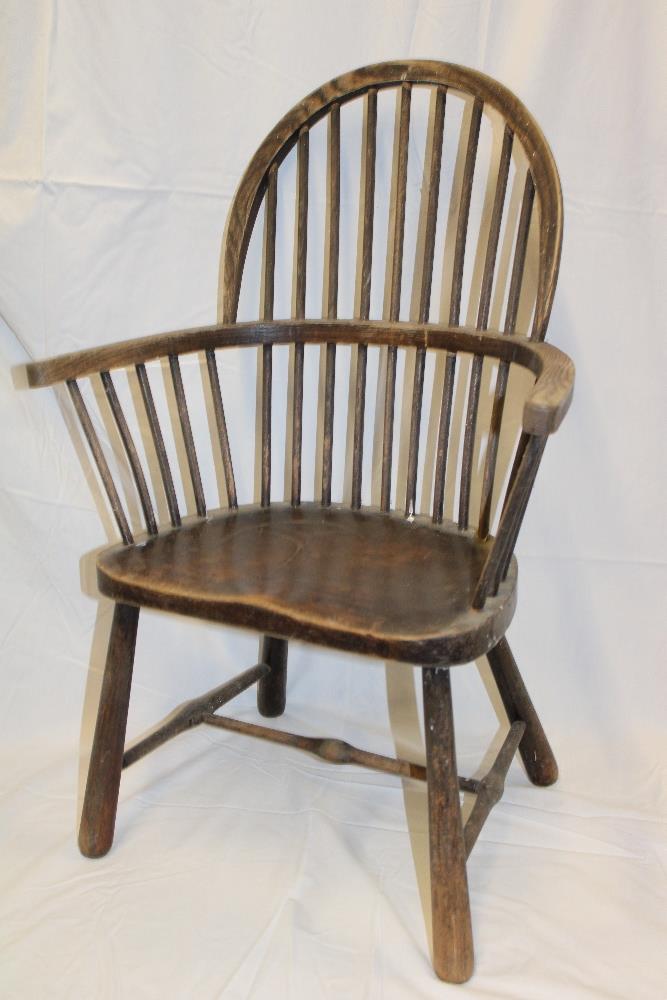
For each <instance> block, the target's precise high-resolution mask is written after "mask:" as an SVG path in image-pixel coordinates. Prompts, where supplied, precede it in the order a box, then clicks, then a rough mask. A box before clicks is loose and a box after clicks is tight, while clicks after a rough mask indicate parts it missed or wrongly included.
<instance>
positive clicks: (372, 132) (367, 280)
mask: <svg viewBox="0 0 667 1000" xmlns="http://www.w3.org/2000/svg"><path fill="white" fill-rule="evenodd" d="M364 125H365V127H364V143H363V149H362V204H361V212H360V224H361V241H360V243H361V261H360V263H358V265H357V267H358V270H359V276H360V277H359V318H360V319H362V320H367V319H368V318H369V316H370V308H371V269H372V264H373V221H374V218H375V153H376V144H377V91H376V90H375V89H374V88H371V89H370V90H369V91H368V94H367V96H366V112H365V123H364ZM367 364H368V348H367V346H366V344H359V345H358V347H357V372H356V382H355V389H354V431H353V435H354V436H353V444H352V497H351V505H352V508H353V509H354V510H358V509H359V508H360V507H361V479H362V469H363V461H364V422H365V403H366V369H367Z"/></svg>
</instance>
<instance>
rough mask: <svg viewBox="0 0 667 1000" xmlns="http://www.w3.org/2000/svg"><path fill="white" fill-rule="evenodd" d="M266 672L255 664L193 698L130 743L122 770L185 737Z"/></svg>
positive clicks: (264, 666) (266, 666)
mask: <svg viewBox="0 0 667 1000" xmlns="http://www.w3.org/2000/svg"><path fill="white" fill-rule="evenodd" d="M268 672H269V667H268V665H267V664H266V663H258V664H257V665H256V666H254V667H250V668H249V669H248V670H244V671H243V673H241V674H239V675H238V676H237V677H233V678H232V679H231V680H230V681H226V682H225V683H224V684H219V685H218V687H215V688H213V690H212V691H207V693H206V694H204V695H201V696H200V697H199V698H192V699H191V700H190V701H186V702H184V703H183V704H182V705H179V707H178V708H177V709H175V710H174V711H173V712H171V713H170V714H169V715H168V716H167V718H166V719H164V720H163V721H162V722H161V723H160V724H159V725H158V726H157V727H156V728H155V729H154V730H153V732H152V733H149V735H148V736H145V737H144V738H143V739H141V740H138V741H137V742H136V743H133V744H132V746H131V747H129V748H128V749H127V750H126V751H125V753H124V754H123V768H126V767H130V766H131V765H132V764H136V762H137V761H138V760H141V758H142V757H145V756H146V755H147V754H149V753H152V752H153V750H157V748H158V747H161V746H162V745H163V744H164V743H166V742H167V741H168V740H171V739H173V738H174V736H178V735H179V733H184V732H185V731H186V730H188V729H193V728H194V727H195V726H199V725H201V723H202V722H203V721H204V716H206V715H209V714H210V713H211V712H215V711H216V709H218V708H220V707H221V706H222V705H226V704H227V702H228V701H231V700H232V698H236V696H237V695H239V694H241V692H242V691H245V690H246V688H249V687H250V686H251V685H252V684H256V683H257V681H260V680H261V679H262V678H263V677H265V676H266V674H267V673H268Z"/></svg>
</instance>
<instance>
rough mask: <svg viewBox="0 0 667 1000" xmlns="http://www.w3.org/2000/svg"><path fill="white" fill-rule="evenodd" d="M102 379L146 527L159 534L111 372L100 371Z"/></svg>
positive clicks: (154, 533) (152, 533)
mask: <svg viewBox="0 0 667 1000" xmlns="http://www.w3.org/2000/svg"><path fill="white" fill-rule="evenodd" d="M100 381H101V382H102V387H103V389H104V392H105V393H106V397H107V399H108V401H109V406H110V407H111V412H112V413H113V417H114V420H115V421H116V427H117V428H118V433H119V434H120V439H121V441H122V442H123V448H124V449H125V454H126V455H127V460H128V462H129V463H130V469H131V470H132V476H133V478H134V482H135V485H136V487H137V493H138V494H139V501H140V503H141V509H142V511H143V514H144V520H145V522H146V529H147V531H148V533H149V534H151V535H157V524H156V522H155V514H154V513H153V503H152V501H151V498H150V494H149V492H148V487H147V486H146V479H145V476H144V472H143V469H142V468H141V462H140V461H139V455H138V453H137V449H136V446H135V444H134V441H133V440H132V435H131V433H130V429H129V427H128V426H127V420H126V419H125V414H124V413H123V410H122V407H121V405H120V401H119V399H118V396H117V394H116V388H115V386H114V384H113V379H112V378H111V375H110V374H109V372H100Z"/></svg>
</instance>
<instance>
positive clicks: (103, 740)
mask: <svg viewBox="0 0 667 1000" xmlns="http://www.w3.org/2000/svg"><path fill="white" fill-rule="evenodd" d="M138 622H139V609H138V608H134V607H130V606H128V605H126V604H116V607H115V608H114V615H113V623H112V626H111V636H110V638H109V649H108V652H107V661H106V666H105V668H104V679H103V681H102V691H101V693H100V704H99V708H98V710H97V722H96V724H95V736H94V738H93V749H92V752H91V755H90V764H89V766H88V778H87V781H86V791H85V795H84V799H83V812H82V814H81V823H80V826H79V848H80V850H81V853H82V854H85V855H86V857H88V858H99V857H102V855H103V854H106V853H107V851H108V850H109V848H110V847H111V844H112V841H113V834H114V827H115V824H116V808H117V806H118V789H119V788H120V775H121V771H122V769H123V745H124V743H125V728H126V726H127V710H128V707H129V704H130V687H131V685H132V665H133V662H134V645H135V642H136V637H137V624H138Z"/></svg>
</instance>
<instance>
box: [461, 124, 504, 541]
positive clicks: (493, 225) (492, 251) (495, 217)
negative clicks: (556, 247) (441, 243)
mask: <svg viewBox="0 0 667 1000" xmlns="http://www.w3.org/2000/svg"><path fill="white" fill-rule="evenodd" d="M512 141H513V135H512V131H511V129H510V128H509V127H508V126H505V131H504V134H503V144H502V149H501V152H500V161H499V164H498V176H497V178H496V189H495V194H494V198H493V209H492V211H491V222H490V225H489V238H488V241H487V245H486V257H485V260H484V271H483V273H482V286H481V290H480V297H479V309H478V313H477V329H478V330H485V329H486V328H487V325H488V321H489V309H490V306H491V292H492V289H493V275H494V272H495V267H496V257H497V253H498V240H499V238H500V226H501V223H502V217H503V207H504V205H505V195H506V192H507V178H508V175H509V167H510V159H511V156H512ZM482 367H483V358H482V357H481V355H475V357H474V358H473V361H472V366H471V371H470V388H469V390H468V409H467V413H466V421H465V432H464V439H463V458H462V462H461V492H460V497H459V528H461V529H462V530H465V529H466V528H467V527H468V518H469V513H470V487H471V481H472V462H473V455H474V450H475V432H476V429H477V411H478V409H479V394H480V388H481V382H482Z"/></svg>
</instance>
